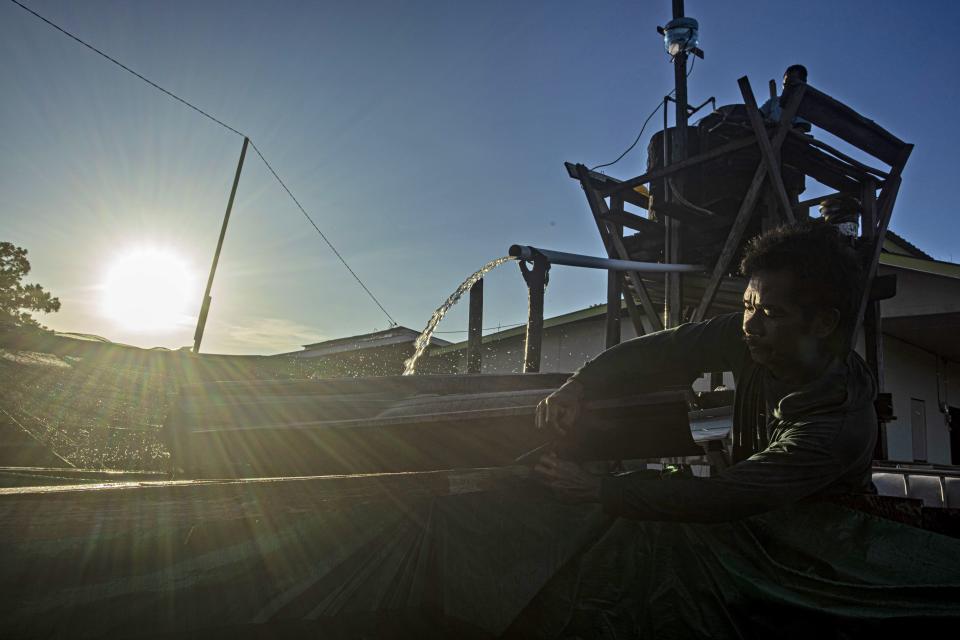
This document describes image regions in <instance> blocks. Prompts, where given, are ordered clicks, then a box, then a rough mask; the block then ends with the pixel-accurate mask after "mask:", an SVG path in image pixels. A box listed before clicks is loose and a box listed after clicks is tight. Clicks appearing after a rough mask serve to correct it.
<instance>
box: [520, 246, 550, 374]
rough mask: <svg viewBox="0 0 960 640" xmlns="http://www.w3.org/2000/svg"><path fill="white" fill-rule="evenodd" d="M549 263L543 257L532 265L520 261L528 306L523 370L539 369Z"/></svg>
mask: <svg viewBox="0 0 960 640" xmlns="http://www.w3.org/2000/svg"><path fill="white" fill-rule="evenodd" d="M549 270H550V263H549V262H547V261H546V260H545V259H543V258H537V259H534V261H533V267H532V268H531V267H528V266H527V263H526V262H525V261H523V260H521V261H520V272H521V273H522V274H523V279H524V280H525V281H526V283H527V291H528V293H529V307H528V311H527V337H526V343H525V345H524V349H523V372H524V373H538V372H539V371H540V353H541V349H542V347H543V291H544V289H545V288H546V286H547V279H548V275H547V274H548V272H549Z"/></svg>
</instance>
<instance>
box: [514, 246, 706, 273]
mask: <svg viewBox="0 0 960 640" xmlns="http://www.w3.org/2000/svg"><path fill="white" fill-rule="evenodd" d="M509 254H510V255H511V256H513V257H514V258H518V259H520V260H527V261H530V260H534V261H536V260H540V259H543V260H545V261H546V262H548V263H550V264H560V265H564V266H568V267H584V268H586V269H606V270H608V271H636V272H638V273H703V272H704V271H706V269H704V267H703V266H702V265H699V264H668V263H666V262H638V261H636V260H617V259H615V258H598V257H596V256H584V255H580V254H579V253H566V252H564V251H553V250H551V249H540V248H538V247H528V246H525V245H519V244H515V245H511V246H510V250H509Z"/></svg>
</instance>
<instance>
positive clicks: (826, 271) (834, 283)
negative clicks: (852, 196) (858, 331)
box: [740, 221, 862, 350]
mask: <svg viewBox="0 0 960 640" xmlns="http://www.w3.org/2000/svg"><path fill="white" fill-rule="evenodd" d="M740 271H741V272H742V273H743V275H745V276H746V277H748V278H749V277H751V276H753V275H755V274H757V273H759V272H761V271H785V272H788V273H790V274H791V275H793V282H794V292H793V293H794V295H795V296H796V299H797V302H799V303H800V304H801V305H803V306H804V307H805V308H808V309H809V310H810V314H809V315H810V316H812V314H813V312H814V311H818V310H826V309H836V310H837V311H839V312H840V325H839V326H838V327H837V331H835V332H834V334H833V336H832V337H831V340H830V346H831V348H833V349H835V350H837V349H842V348H844V339H845V337H846V335H847V334H848V333H849V330H850V328H851V326H852V325H853V322H854V316H855V315H856V313H857V311H858V309H857V306H858V305H859V302H860V290H861V287H862V282H861V271H862V269H861V266H860V259H859V257H858V255H857V252H856V251H855V250H854V249H853V248H852V247H851V246H850V243H849V240H848V239H847V238H846V237H845V236H843V235H842V234H841V233H840V232H839V231H838V230H837V228H836V227H835V226H834V225H831V224H827V223H825V222H822V221H810V222H800V223H797V224H793V225H788V226H784V227H776V228H774V229H770V230H769V231H767V232H766V233H763V234H761V235H759V236H757V237H755V238H753V239H752V240H750V242H749V243H747V247H746V249H744V252H743V259H742V260H741V262H740Z"/></svg>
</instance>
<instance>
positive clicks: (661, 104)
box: [590, 56, 697, 171]
mask: <svg viewBox="0 0 960 640" xmlns="http://www.w3.org/2000/svg"><path fill="white" fill-rule="evenodd" d="M691 58H693V59H692V60H691V62H690V69H689V70H688V71H687V76H686V77H688V78H689V77H690V74H691V73H693V66H694V65H695V64H696V63H697V56H691ZM670 61H671V62H672V61H673V58H670ZM676 91H677V90H676V89H674V90H673V91H671V92H670V93H668V94H667V95H668V96H672V95H673V94H674V93H676ZM662 106H663V100H661V101H660V102H658V103H657V108H656V109H654V110H653V112H652V113H651V114H650V115H648V116H647V119H646V120H644V121H643V126H642V127H640V133H638V134H637V138H636V140H634V141H633V144H631V145H630V146H629V147H627V150H626V151H624V152H623V153H621V154H620V156H619V157H618V158H617V159H616V160H614V161H613V162H607V163H605V164H598V165H597V166H595V167H590V171H596V170H597V169H602V168H603V167H611V166H613V165H615V164H617V163H618V162H620V161H621V160H623V157H624V156H626V155H627V154H628V153H630V152H631V151H633V148H634V147H635V146H637V143H638V142H640V139H641V138H642V137H643V132H644V131H645V130H646V128H647V125H648V124H649V123H650V118H652V117H653V116H655V115H657V111H659V110H660V107H662Z"/></svg>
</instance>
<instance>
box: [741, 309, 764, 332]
mask: <svg viewBox="0 0 960 640" xmlns="http://www.w3.org/2000/svg"><path fill="white" fill-rule="evenodd" d="M743 332H744V333H745V334H747V335H748V336H759V335H763V322H761V321H760V318H758V317H757V314H756V313H745V314H743Z"/></svg>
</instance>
